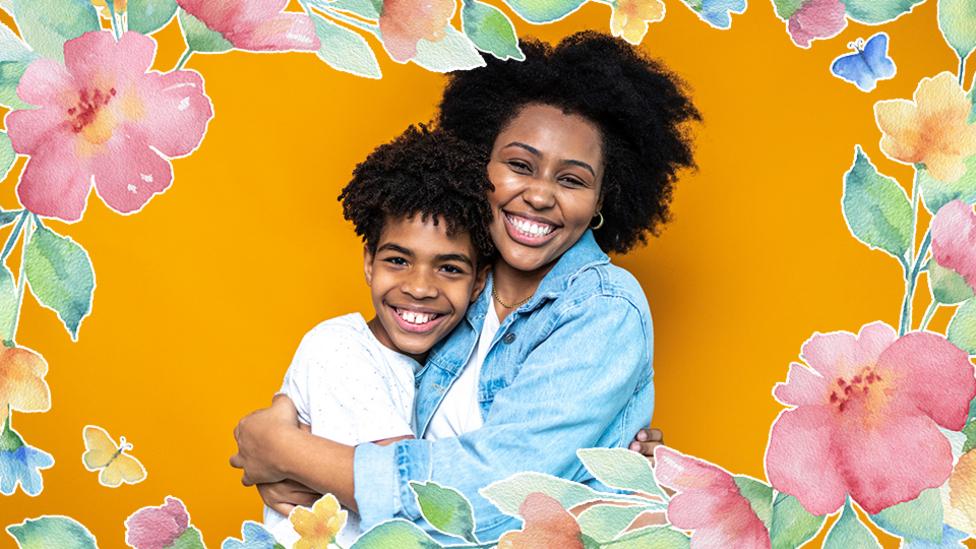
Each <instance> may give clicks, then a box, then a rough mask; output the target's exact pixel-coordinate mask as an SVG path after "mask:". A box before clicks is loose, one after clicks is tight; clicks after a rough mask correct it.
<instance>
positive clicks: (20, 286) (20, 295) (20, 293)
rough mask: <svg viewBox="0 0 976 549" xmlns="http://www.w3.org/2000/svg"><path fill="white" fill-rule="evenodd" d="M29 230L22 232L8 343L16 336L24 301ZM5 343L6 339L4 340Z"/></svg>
mask: <svg viewBox="0 0 976 549" xmlns="http://www.w3.org/2000/svg"><path fill="white" fill-rule="evenodd" d="M30 236H31V235H30V230H29V229H28V231H27V232H25V233H24V245H23V246H22V247H21V249H20V274H19V275H17V304H16V306H15V309H14V310H15V311H16V313H15V314H14V318H13V320H12V321H11V322H10V336H9V337H10V339H9V340H8V341H9V342H10V343H13V342H14V340H15V339H16V336H17V324H18V323H19V322H20V307H21V305H23V303H24V281H25V280H26V279H27V277H26V276H24V272H25V271H24V266H25V265H27V245H28V244H29V243H30ZM4 344H5V345H6V344H7V341H4Z"/></svg>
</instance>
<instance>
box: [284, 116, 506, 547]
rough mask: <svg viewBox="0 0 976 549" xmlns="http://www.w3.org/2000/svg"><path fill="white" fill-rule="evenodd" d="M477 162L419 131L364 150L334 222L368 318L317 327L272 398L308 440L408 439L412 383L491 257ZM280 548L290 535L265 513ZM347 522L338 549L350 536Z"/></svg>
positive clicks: (481, 281) (353, 528)
mask: <svg viewBox="0 0 976 549" xmlns="http://www.w3.org/2000/svg"><path fill="white" fill-rule="evenodd" d="M484 166H485V158H484V153H482V152H480V151H479V150H478V149H476V148H474V147H473V146H472V145H470V144H467V143H464V142H462V141H460V140H457V139H455V138H453V137H452V136H450V135H449V134H446V133H444V132H440V131H431V130H429V129H428V128H426V127H424V126H420V127H419V128H415V127H412V126H411V127H410V128H408V129H407V130H406V131H405V132H404V133H403V134H402V135H400V136H399V137H398V138H396V139H395V140H394V141H392V142H391V143H388V144H385V145H381V146H380V147H378V148H377V149H376V150H375V151H373V152H372V153H371V154H370V155H369V157H367V158H366V160H365V161H364V162H362V163H361V164H359V165H358V166H357V167H356V169H355V171H354V172H353V179H352V181H351V182H350V183H349V185H348V186H346V188H345V189H343V191H342V194H341V195H340V196H339V200H341V201H342V206H343V215H344V216H345V218H346V219H348V220H350V221H352V223H353V225H355V228H356V234H358V235H359V236H361V237H362V238H363V241H364V243H365V245H364V250H363V256H364V271H365V275H366V284H367V285H368V286H369V288H370V295H371V297H372V301H373V310H374V312H375V316H374V317H373V318H372V320H370V321H369V322H366V321H365V319H364V318H363V317H362V316H361V315H359V314H358V313H353V314H348V315H345V316H340V317H336V318H333V319H330V320H327V321H325V322H322V323H321V324H319V325H318V326H316V327H315V328H313V329H312V330H311V331H310V332H308V334H306V335H305V337H304V338H303V339H302V342H301V344H300V345H299V347H298V350H297V351H296V352H295V357H294V359H293V360H292V363H291V366H290V367H289V368H288V372H287V373H286V374H285V380H284V384H283V385H282V388H281V392H282V393H284V394H286V395H287V396H288V397H289V398H291V400H292V401H293V402H294V404H295V407H296V408H297V410H298V417H299V420H300V421H301V422H302V423H304V424H307V425H310V426H311V431H312V433H313V434H315V435H319V436H323V437H326V438H329V439H332V440H334V441H336V442H340V443H343V444H349V445H356V444H360V443H363V442H380V443H383V442H392V441H394V440H399V439H401V438H404V437H408V436H413V435H414V432H413V425H412V419H413V400H414V374H415V372H416V370H417V369H419V367H420V366H421V365H422V364H423V363H424V360H425V358H426V356H427V352H428V351H430V349H431V348H432V347H433V346H434V345H435V344H436V343H437V342H438V341H440V340H441V339H443V338H444V337H445V336H447V335H448V334H449V333H450V332H451V330H453V329H454V327H455V326H457V324H458V323H459V322H460V321H461V320H462V319H463V318H464V315H465V313H466V312H467V309H468V306H469V305H470V304H471V303H472V302H474V300H475V299H476V298H477V297H478V295H479V294H480V293H481V290H482V289H483V288H484V285H485V278H486V276H487V270H488V266H489V264H490V257H491V254H492V253H493V247H492V244H491V238H490V236H489V234H488V229H487V227H488V224H489V221H490V218H491V210H490V208H489V206H488V202H487V198H486V197H487V193H488V192H489V190H490V188H491V185H490V184H489V183H488V179H487V176H486V174H485V169H484ZM265 524H266V525H267V526H268V527H269V529H271V532H272V533H273V534H274V536H275V538H276V539H277V540H278V542H280V543H285V544H286V546H290V545H291V543H292V542H293V541H296V540H297V535H296V534H295V532H294V530H293V529H292V527H291V523H290V522H289V521H288V520H287V518H286V517H285V516H284V515H282V514H280V513H277V512H276V511H274V510H272V509H271V508H269V507H265ZM359 533H360V532H359V529H358V517H356V516H355V515H354V514H352V513H350V515H349V522H348V525H347V526H346V528H345V530H344V531H343V532H342V534H340V536H339V539H338V542H339V543H340V544H342V545H344V546H348V543H349V542H351V541H352V540H353V539H355V537H356V536H358V535H359Z"/></svg>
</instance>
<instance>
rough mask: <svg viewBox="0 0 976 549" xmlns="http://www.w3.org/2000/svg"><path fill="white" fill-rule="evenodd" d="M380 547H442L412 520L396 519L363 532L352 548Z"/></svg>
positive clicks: (399, 548) (419, 548)
mask: <svg viewBox="0 0 976 549" xmlns="http://www.w3.org/2000/svg"><path fill="white" fill-rule="evenodd" d="M379 547H396V548H397V549H429V548H434V547H442V546H441V544H439V543H437V542H436V541H434V539H433V538H431V537H430V536H428V535H427V533H426V532H424V531H423V530H421V529H420V528H418V527H417V525H416V524H414V523H412V522H407V521H405V520H403V519H394V520H391V521H388V522H384V523H381V524H379V525H378V526H376V527H374V528H371V529H370V530H369V531H368V532H366V533H365V534H363V535H362V536H361V537H360V538H359V539H357V540H356V543H354V544H352V549H376V548H379Z"/></svg>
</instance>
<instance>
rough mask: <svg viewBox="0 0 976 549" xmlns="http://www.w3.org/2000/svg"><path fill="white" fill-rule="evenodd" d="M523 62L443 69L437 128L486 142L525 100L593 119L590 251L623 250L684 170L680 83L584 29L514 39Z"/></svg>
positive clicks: (686, 154) (659, 214) (690, 117)
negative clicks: (598, 143) (595, 189)
mask: <svg viewBox="0 0 976 549" xmlns="http://www.w3.org/2000/svg"><path fill="white" fill-rule="evenodd" d="M521 47H522V51H523V52H524V53H525V60H524V61H521V62H519V61H499V60H497V59H495V58H494V57H492V56H485V62H486V63H487V66H486V67H483V68H480V69H474V70H471V71H458V72H454V73H452V74H451V75H450V81H449V82H448V85H447V89H446V90H445V91H444V96H443V99H442V101H441V105H440V116H439V121H438V127H440V128H443V129H446V130H449V131H451V132H452V133H454V134H455V135H457V136H458V137H460V138H462V139H464V140H466V141H469V142H471V143H474V144H477V145H479V146H481V147H486V148H487V149H488V150H489V151H490V150H491V147H492V146H493V144H494V141H495V138H496V137H497V136H498V134H499V133H501V131H502V130H503V129H504V128H505V126H506V124H508V122H509V121H511V120H512V118H514V117H515V115H516V114H518V113H519V111H520V110H521V109H522V108H523V107H525V106H526V105H529V104H533V103H537V104H538V103H541V104H546V105H552V106H556V107H559V108H562V109H563V111H564V112H566V113H573V114H578V115H581V116H583V117H584V118H587V119H588V120H590V121H592V122H594V123H595V124H596V125H597V127H598V128H599V129H600V130H601V133H602V137H603V157H604V164H605V168H604V176H603V184H602V191H601V193H602V198H603V205H602V208H601V212H602V213H603V217H604V219H605V223H604V225H603V227H601V228H600V230H597V231H595V232H594V236H595V237H596V240H597V242H598V243H599V244H600V247H601V248H603V249H604V250H605V251H608V252H618V253H623V252H626V251H628V250H630V249H631V248H633V247H634V246H635V245H636V244H638V243H645V242H646V234H647V233H648V232H650V233H651V234H655V235H656V234H658V228H659V226H660V225H661V224H662V223H665V222H667V221H668V220H669V217H670V216H669V205H670V202H671V195H672V192H673V187H674V182H675V179H676V176H677V172H678V171H679V170H680V169H682V168H686V167H693V166H694V160H693V158H692V151H691V142H690V136H689V134H688V132H687V124H686V123H687V122H690V121H695V120H700V119H701V116H700V114H699V112H698V110H697V109H696V108H695V106H694V105H693V104H692V102H691V99H690V97H689V96H688V92H687V91H686V89H685V85H684V83H683V82H682V81H681V80H680V79H679V78H678V77H677V76H675V75H674V74H672V73H671V72H669V71H668V70H667V69H665V68H664V67H663V66H662V65H661V64H660V63H658V62H657V61H654V60H652V59H649V58H647V57H644V56H643V55H642V54H641V53H640V52H639V51H638V50H637V49H636V48H634V47H633V46H631V45H629V44H627V43H626V42H624V41H623V40H620V39H616V38H613V37H611V36H609V35H606V34H601V33H597V32H592V31H587V32H580V33H577V34H574V35H572V36H570V37H568V38H566V39H564V40H563V41H562V42H560V43H559V44H558V45H556V46H555V47H552V46H549V45H547V44H544V43H542V42H539V41H535V40H523V41H522V43H521Z"/></svg>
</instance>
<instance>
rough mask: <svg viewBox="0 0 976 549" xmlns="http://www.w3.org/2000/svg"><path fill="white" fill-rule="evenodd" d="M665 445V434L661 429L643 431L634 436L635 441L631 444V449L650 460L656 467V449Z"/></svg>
mask: <svg viewBox="0 0 976 549" xmlns="http://www.w3.org/2000/svg"><path fill="white" fill-rule="evenodd" d="M663 444H664V433H662V432H661V430H660V429H653V428H652V429H641V430H640V431H637V434H636V435H634V441H633V442H631V443H630V449H631V450H633V451H635V452H640V454H641V455H642V456H644V457H646V458H647V459H648V460H650V462H651V465H652V466H653V465H654V449H655V448H657V447H658V446H662V445H663Z"/></svg>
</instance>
